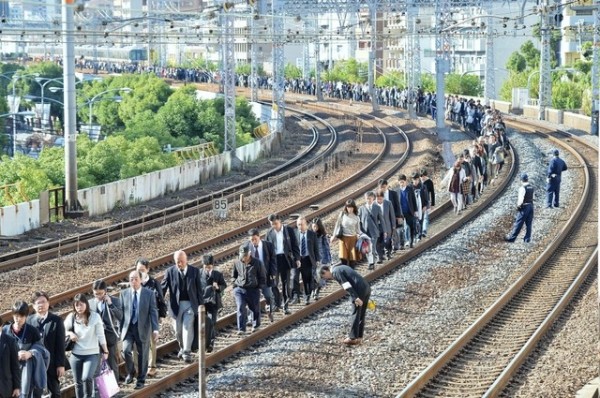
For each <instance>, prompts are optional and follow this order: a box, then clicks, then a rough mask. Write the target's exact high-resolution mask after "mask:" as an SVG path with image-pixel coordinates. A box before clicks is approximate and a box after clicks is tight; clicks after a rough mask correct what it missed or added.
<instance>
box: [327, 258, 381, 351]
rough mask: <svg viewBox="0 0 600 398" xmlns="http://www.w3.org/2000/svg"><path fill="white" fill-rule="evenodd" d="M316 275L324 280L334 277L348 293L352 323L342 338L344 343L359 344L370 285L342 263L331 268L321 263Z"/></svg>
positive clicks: (363, 327) (363, 328)
mask: <svg viewBox="0 0 600 398" xmlns="http://www.w3.org/2000/svg"><path fill="white" fill-rule="evenodd" d="M318 275H319V276H320V277H321V278H323V279H325V280H330V279H335V281H336V282H337V283H339V284H340V285H342V287H343V288H344V290H346V291H347V292H348V294H349V295H350V304H351V305H352V317H351V319H352V321H351V322H352V323H351V327H350V333H349V334H348V337H347V338H346V339H345V340H344V344H346V345H357V344H360V343H361V342H362V338H363V334H364V331H365V315H366V313H367V304H368V303H369V298H370V297H371V286H369V283H368V282H367V281H366V280H365V279H364V278H363V277H362V276H361V275H360V274H359V273H358V272H356V271H355V270H353V269H352V268H350V267H348V266H347V265H343V264H342V265H336V266H334V267H333V268H330V267H329V266H327V265H322V266H321V267H320V268H319V273H318Z"/></svg>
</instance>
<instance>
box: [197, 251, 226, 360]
mask: <svg viewBox="0 0 600 398" xmlns="http://www.w3.org/2000/svg"><path fill="white" fill-rule="evenodd" d="M202 264H203V265H204V268H203V269H202V272H201V274H202V279H204V280H205V281H206V289H205V291H204V306H205V307H206V317H207V318H208V319H207V322H206V352H212V350H213V349H214V346H215V337H216V331H215V327H216V325H217V315H218V313H219V309H221V308H222V307H223V300H222V295H223V292H224V291H225V289H226V288H227V283H226V282H225V278H224V277H223V274H222V273H220V272H219V271H217V270H215V269H214V266H215V260H214V258H213V256H212V254H205V255H204V256H202Z"/></svg>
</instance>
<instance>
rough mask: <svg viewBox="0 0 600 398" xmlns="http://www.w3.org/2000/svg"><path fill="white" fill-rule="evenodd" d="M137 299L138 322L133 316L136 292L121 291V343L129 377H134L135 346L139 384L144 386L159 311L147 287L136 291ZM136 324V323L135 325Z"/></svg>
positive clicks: (152, 294) (156, 329)
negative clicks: (151, 341)
mask: <svg viewBox="0 0 600 398" xmlns="http://www.w3.org/2000/svg"><path fill="white" fill-rule="evenodd" d="M136 293H137V294H136V295H137V296H138V297H137V300H138V301H137V304H136V306H137V322H135V316H134V314H133V311H132V309H133V298H134V290H133V288H131V287H129V288H127V289H125V290H122V291H121V294H120V296H119V301H120V302H121V303H120V304H121V305H120V310H121V312H122V313H123V322H122V324H121V341H123V356H124V357H125V368H126V369H127V375H128V376H130V377H133V373H134V371H135V365H134V363H133V346H134V344H135V346H136V348H137V352H138V376H137V382H138V384H144V383H145V381H146V373H147V372H148V352H149V350H150V339H151V338H152V332H153V331H158V310H157V309H156V298H155V296H154V292H153V291H152V290H150V289H147V288H145V287H140V289H139V290H138V291H136ZM134 322H135V323H134Z"/></svg>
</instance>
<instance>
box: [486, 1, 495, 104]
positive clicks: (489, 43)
mask: <svg viewBox="0 0 600 398" xmlns="http://www.w3.org/2000/svg"><path fill="white" fill-rule="evenodd" d="M487 7H489V10H488V17H487V18H486V19H487V25H486V37H485V83H484V89H483V98H484V103H485V105H489V104H490V99H492V98H495V95H496V79H495V77H496V76H495V73H494V72H495V68H494V37H493V35H494V18H493V17H492V15H493V14H494V2H493V1H491V2H490V3H489V4H488V5H487Z"/></svg>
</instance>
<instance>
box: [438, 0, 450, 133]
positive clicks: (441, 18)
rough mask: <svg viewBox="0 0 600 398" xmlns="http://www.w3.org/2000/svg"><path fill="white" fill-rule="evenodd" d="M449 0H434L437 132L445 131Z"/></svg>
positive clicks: (448, 62) (448, 65)
mask: <svg viewBox="0 0 600 398" xmlns="http://www.w3.org/2000/svg"><path fill="white" fill-rule="evenodd" d="M450 14H451V12H450V0H436V2H435V52H436V56H435V78H436V86H435V91H436V99H435V102H436V107H437V112H436V118H435V127H436V129H437V132H438V134H441V133H445V132H446V131H447V127H446V121H445V115H444V109H445V99H444V86H445V77H446V73H448V72H450V49H451V48H452V46H451V43H450V32H449V31H448V30H447V29H446V22H447V21H452V16H451V15H450Z"/></svg>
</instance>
